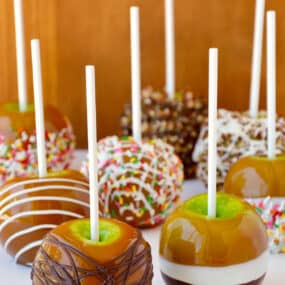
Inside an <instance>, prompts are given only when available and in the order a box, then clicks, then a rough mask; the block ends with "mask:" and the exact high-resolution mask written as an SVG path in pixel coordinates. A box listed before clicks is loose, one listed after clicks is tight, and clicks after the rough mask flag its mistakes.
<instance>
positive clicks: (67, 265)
mask: <svg viewBox="0 0 285 285" xmlns="http://www.w3.org/2000/svg"><path fill="white" fill-rule="evenodd" d="M99 231H100V233H99V241H95V242H94V241H92V240H91V239H90V221H89V220H87V219H83V220H73V221H70V222H67V223H64V224H62V225H60V226H59V227H57V228H56V229H54V230H53V231H52V232H50V233H49V234H48V235H47V236H46V237H45V239H44V241H43V243H42V245H41V248H40V249H39V251H38V253H37V256H36V259H35V261H34V264H33V271H32V280H33V285H41V284H47V285H50V284H54V285H55V284H58V285H62V284H69V285H76V284H81V285H97V284H98V285H100V284H124V285H133V284H140V285H151V284H152V283H151V280H152V275H153V273H152V272H153V268H152V259H151V250H150V246H149V244H148V243H147V242H146V241H145V240H144V239H143V237H142V234H141V233H140V231H139V230H137V229H135V228H133V227H131V226H129V225H128V224H126V223H123V222H120V221H118V220H112V219H104V218H102V219H100V220H99Z"/></svg>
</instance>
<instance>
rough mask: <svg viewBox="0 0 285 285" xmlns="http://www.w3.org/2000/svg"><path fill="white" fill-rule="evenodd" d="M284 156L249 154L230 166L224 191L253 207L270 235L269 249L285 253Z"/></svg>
mask: <svg viewBox="0 0 285 285" xmlns="http://www.w3.org/2000/svg"><path fill="white" fill-rule="evenodd" d="M284 173H285V156H278V157H276V158H274V159H270V158H267V157H265V156H264V157H258V156H251V157H245V158H243V159H240V160H239V161H238V162H236V163H235V164H234V165H233V166H232V167H231V169H230V171H229V173H228V175H227V177H226V180H225V186H224V190H225V192H227V193H231V194H234V195H237V196H239V197H241V198H244V199H247V200H248V201H249V202H250V203H251V204H253V205H254V206H256V210H257V212H258V213H259V214H260V215H261V217H262V218H263V220H264V222H265V224H266V226H267V231H268V234H269V237H270V249H271V251H272V252H276V253H277V252H285V228H284V224H285V182H284Z"/></svg>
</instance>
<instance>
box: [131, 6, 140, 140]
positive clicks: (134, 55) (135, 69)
mask: <svg viewBox="0 0 285 285" xmlns="http://www.w3.org/2000/svg"><path fill="white" fill-rule="evenodd" d="M130 11H131V14H130V17H131V19H130V20H131V65H132V66H131V68H132V122H133V125H132V128H133V137H134V139H135V140H136V141H141V139H142V130H141V125H142V123H141V62H140V23H139V22H140V16H139V8H138V7H131V10H130Z"/></svg>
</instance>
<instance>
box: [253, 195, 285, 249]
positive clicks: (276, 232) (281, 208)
mask: <svg viewBox="0 0 285 285" xmlns="http://www.w3.org/2000/svg"><path fill="white" fill-rule="evenodd" d="M248 202H249V203H250V204H252V205H253V206H254V207H255V208H256V211H257V213H258V214H259V215H260V216H261V218H262V219H263V221H264V223H265V225H266V228H267V233H268V236H269V241H270V244H269V247H270V251H271V252H272V253H285V198H271V197H267V198H266V199H249V200H248Z"/></svg>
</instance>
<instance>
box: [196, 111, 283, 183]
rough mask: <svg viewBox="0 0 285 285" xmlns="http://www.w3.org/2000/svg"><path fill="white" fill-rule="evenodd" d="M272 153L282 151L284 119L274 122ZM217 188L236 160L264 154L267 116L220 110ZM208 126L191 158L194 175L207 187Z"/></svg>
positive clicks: (201, 134)
mask: <svg viewBox="0 0 285 285" xmlns="http://www.w3.org/2000/svg"><path fill="white" fill-rule="evenodd" d="M276 127H277V133H276V154H279V155H280V154H282V153H284V152H285V119H284V118H283V117H277V120H276ZM217 153H218V157H217V158H218V160H217V186H218V188H220V189H221V188H222V187H223V185H224V181H225V178H226V175H227V173H228V171H229V169H230V167H231V166H232V165H233V164H234V163H235V162H236V161H238V160H239V159H240V158H243V157H246V156H251V155H265V154H266V153H267V116H266V113H265V112H260V113H259V115H258V116H257V117H256V118H254V117H250V115H249V114H248V113H247V112H233V111H228V110H223V109H220V110H219V111H218V119H217ZM207 156H208V126H207V123H205V125H204V126H203V128H202V130H201V133H200V136H199V139H198V141H197V144H196V147H195V150H194V153H193V159H194V161H196V162H197V163H198V166H197V176H198V178H199V179H201V180H202V181H203V182H204V183H205V184H207V175H208V164H207V163H208V160H207Z"/></svg>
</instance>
